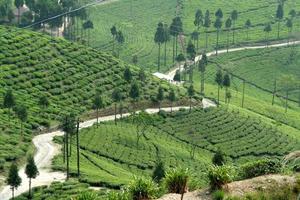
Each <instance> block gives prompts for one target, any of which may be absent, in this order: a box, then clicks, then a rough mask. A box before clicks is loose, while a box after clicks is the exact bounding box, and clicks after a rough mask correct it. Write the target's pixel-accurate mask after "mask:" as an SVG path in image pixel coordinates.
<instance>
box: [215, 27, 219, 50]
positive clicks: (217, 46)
mask: <svg viewBox="0 0 300 200" xmlns="http://www.w3.org/2000/svg"><path fill="white" fill-rule="evenodd" d="M218 48H219V29H218V30H217V45H216V56H217V55H218Z"/></svg>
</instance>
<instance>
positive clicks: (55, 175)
mask: <svg viewBox="0 0 300 200" xmlns="http://www.w3.org/2000/svg"><path fill="white" fill-rule="evenodd" d="M210 105H211V104H210V103H209V102H207V103H205V106H206V107H209V106H210ZM180 108H186V109H188V108H189V107H185V106H182V107H174V108H173V111H178V110H179V109H180ZM162 110H165V111H167V112H169V111H171V108H169V107H167V108H162ZM158 111H159V110H158V109H157V108H149V109H146V112H148V113H149V114H154V113H157V112H158ZM129 115H130V113H125V114H123V117H125V116H129ZM114 118H115V116H114V115H110V116H105V117H100V118H99V121H112V120H114ZM117 118H120V115H117ZM96 122H97V119H91V120H87V121H85V122H82V123H81V124H80V129H81V128H86V127H90V126H92V125H93V124H94V123H96ZM63 134H64V133H63V132H62V131H60V130H58V131H53V132H50V133H46V134H41V135H38V136H35V137H34V138H33V140H32V141H33V144H34V146H35V148H36V154H35V156H34V159H35V162H36V164H37V167H38V169H39V172H40V174H39V176H38V177H37V178H36V179H34V180H32V186H33V187H38V186H42V185H50V184H51V183H52V182H53V181H61V182H62V181H64V180H65V177H66V176H65V174H64V173H62V172H53V171H51V162H52V159H53V158H54V156H55V155H57V154H58V153H59V151H60V146H59V145H58V144H55V143H54V142H53V138H54V137H55V136H62V135H63ZM24 169H25V167H22V168H21V169H20V171H19V175H20V177H21V178H22V184H21V186H20V187H18V189H17V190H16V192H15V195H16V196H18V195H20V194H21V193H24V192H27V191H28V178H27V177H26V174H25V172H24ZM9 198H11V190H10V187H9V186H5V187H3V188H1V190H0V200H9Z"/></svg>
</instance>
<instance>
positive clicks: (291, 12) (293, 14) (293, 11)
mask: <svg viewBox="0 0 300 200" xmlns="http://www.w3.org/2000/svg"><path fill="white" fill-rule="evenodd" d="M289 15H290V17H291V18H292V19H294V18H295V17H296V16H297V12H296V10H295V9H292V10H290V12H289Z"/></svg>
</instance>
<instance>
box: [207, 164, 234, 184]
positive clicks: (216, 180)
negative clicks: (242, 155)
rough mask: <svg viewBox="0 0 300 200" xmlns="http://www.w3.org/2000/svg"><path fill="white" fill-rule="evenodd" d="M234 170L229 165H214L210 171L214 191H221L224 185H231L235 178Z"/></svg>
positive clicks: (210, 181)
mask: <svg viewBox="0 0 300 200" xmlns="http://www.w3.org/2000/svg"><path fill="white" fill-rule="evenodd" d="M234 173H235V172H234V168H233V167H231V166H227V165H222V166H216V165H213V166H212V167H211V168H210V169H209V171H208V179H209V183H210V186H211V189H212V190H215V189H221V188H222V186H223V185H225V184H227V183H230V182H231V181H232V180H233V177H234Z"/></svg>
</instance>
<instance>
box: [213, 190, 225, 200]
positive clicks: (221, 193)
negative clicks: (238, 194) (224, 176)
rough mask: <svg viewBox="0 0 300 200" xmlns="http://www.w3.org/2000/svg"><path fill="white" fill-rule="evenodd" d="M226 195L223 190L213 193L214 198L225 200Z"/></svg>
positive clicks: (214, 199) (215, 199)
mask: <svg viewBox="0 0 300 200" xmlns="http://www.w3.org/2000/svg"><path fill="white" fill-rule="evenodd" d="M224 196H225V194H224V191H223V190H217V191H215V192H214V193H213V194H212V197H213V200H223V199H224Z"/></svg>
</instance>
